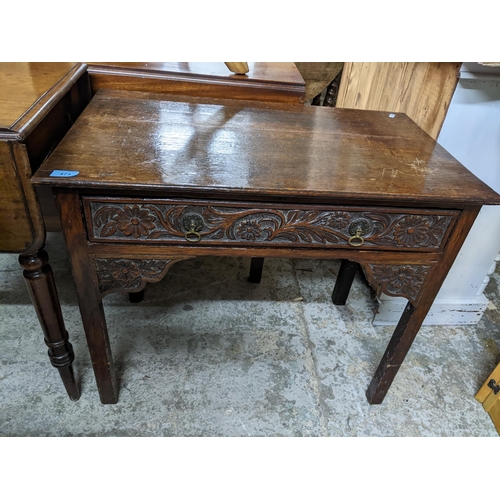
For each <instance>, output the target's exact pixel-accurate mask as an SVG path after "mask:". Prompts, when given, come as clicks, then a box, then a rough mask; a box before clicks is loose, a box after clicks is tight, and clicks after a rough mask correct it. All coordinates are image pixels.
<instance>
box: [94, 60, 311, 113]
mask: <svg viewBox="0 0 500 500" xmlns="http://www.w3.org/2000/svg"><path fill="white" fill-rule="evenodd" d="M248 64H249V72H248V74H246V75H235V74H233V73H231V72H230V71H229V70H228V68H227V67H226V65H225V64H224V63H89V74H90V79H91V85H92V92H93V93H95V92H97V91H98V90H99V89H119V90H134V91H141V92H158V93H167V94H179V95H190V96H205V97H224V98H228V99H248V100H252V101H261V102H283V103H290V104H301V103H303V102H304V95H305V82H304V80H303V78H302V76H301V75H300V73H299V71H298V70H297V68H296V67H295V65H294V64H293V63H248Z"/></svg>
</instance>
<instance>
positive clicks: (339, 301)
mask: <svg viewBox="0 0 500 500" xmlns="http://www.w3.org/2000/svg"><path fill="white" fill-rule="evenodd" d="M358 269H359V264H358V263H357V262H353V261H351V260H347V259H343V260H342V263H341V264H340V270H339V274H338V276H337V281H335V287H334V289H333V293H332V302H333V303H334V304H335V305H337V306H343V305H345V303H346V301H347V296H348V295H349V291H350V290H351V285H352V282H353V281H354V277H355V276H356V271H357V270H358Z"/></svg>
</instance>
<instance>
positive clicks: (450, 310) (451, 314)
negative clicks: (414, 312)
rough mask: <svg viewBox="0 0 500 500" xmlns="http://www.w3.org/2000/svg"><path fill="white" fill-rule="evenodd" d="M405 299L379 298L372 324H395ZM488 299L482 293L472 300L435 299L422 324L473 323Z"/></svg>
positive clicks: (481, 312)
mask: <svg viewBox="0 0 500 500" xmlns="http://www.w3.org/2000/svg"><path fill="white" fill-rule="evenodd" d="M406 304H407V301H406V300H405V299H400V298H391V299H384V297H381V298H380V299H379V308H378V313H377V314H376V315H375V318H374V320H373V324H374V325H396V324H397V323H398V321H399V318H400V317H401V313H402V312H403V309H404V308H405V307H406ZM488 304H489V300H488V299H487V298H486V297H485V296H484V295H479V296H476V297H474V299H473V300H469V301H467V302H464V301H463V300H450V299H445V300H443V299H441V300H440V299H436V300H435V301H434V304H433V305H432V307H431V310H430V311H429V313H428V314H427V317H426V318H425V320H424V323H423V324H424V325H475V324H476V323H478V322H479V320H480V319H481V318H482V316H483V313H484V311H485V310H486V308H487V307H488Z"/></svg>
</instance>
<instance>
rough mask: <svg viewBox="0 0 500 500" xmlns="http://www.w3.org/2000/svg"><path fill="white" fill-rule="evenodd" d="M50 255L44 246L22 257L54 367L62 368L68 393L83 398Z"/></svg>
mask: <svg viewBox="0 0 500 500" xmlns="http://www.w3.org/2000/svg"><path fill="white" fill-rule="evenodd" d="M48 261H49V257H48V255H47V252H46V251H45V250H43V249H40V250H38V251H37V252H34V253H30V254H24V255H20V256H19V263H20V264H21V266H22V267H23V269H24V271H23V275H24V279H25V281H26V285H27V287H28V291H29V294H30V297H31V301H32V302H33V305H34V307H35V310H36V313H37V316H38V319H39V321H40V324H41V326H42V329H43V333H44V337H45V344H46V345H47V347H48V348H49V351H48V355H49V359H50V362H51V363H52V366H54V367H55V368H57V369H58V370H59V374H60V376H61V379H62V381H63V384H64V387H65V388H66V392H67V393H68V396H69V397H70V399H71V400H73V401H77V400H78V399H79V398H80V389H79V387H78V384H77V383H76V379H75V374H74V371H73V365H72V364H73V361H74V359H75V355H74V353H73V347H72V345H71V344H70V342H69V337H68V332H67V331H66V328H65V326H64V319H63V317H62V312H61V305H60V303H59V297H58V295H57V289H56V284H55V281H54V275H53V274H52V268H51V267H50V265H49V263H48Z"/></svg>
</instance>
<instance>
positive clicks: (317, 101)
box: [311, 93, 321, 106]
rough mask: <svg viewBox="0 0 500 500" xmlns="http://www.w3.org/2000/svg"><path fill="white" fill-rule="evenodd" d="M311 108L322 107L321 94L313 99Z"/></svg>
mask: <svg viewBox="0 0 500 500" xmlns="http://www.w3.org/2000/svg"><path fill="white" fill-rule="evenodd" d="M311 106H321V93H319V94H318V95H317V96H316V97H314V98H313V100H312V101H311Z"/></svg>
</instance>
